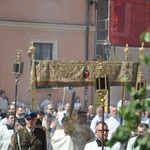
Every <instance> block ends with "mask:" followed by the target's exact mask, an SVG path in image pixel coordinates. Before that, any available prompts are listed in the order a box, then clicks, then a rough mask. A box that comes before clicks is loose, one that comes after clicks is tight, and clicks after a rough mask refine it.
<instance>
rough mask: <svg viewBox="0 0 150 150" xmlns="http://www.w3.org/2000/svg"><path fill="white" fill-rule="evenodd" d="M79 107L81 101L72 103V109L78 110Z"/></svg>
mask: <svg viewBox="0 0 150 150" xmlns="http://www.w3.org/2000/svg"><path fill="white" fill-rule="evenodd" d="M80 107H82V104H81V103H74V109H76V110H79V108H80Z"/></svg>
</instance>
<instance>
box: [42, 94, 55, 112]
mask: <svg viewBox="0 0 150 150" xmlns="http://www.w3.org/2000/svg"><path fill="white" fill-rule="evenodd" d="M51 98H52V95H51V94H47V99H46V100H44V101H43V102H42V103H41V105H40V107H41V110H42V111H44V113H46V105H47V104H53V101H52V100H51Z"/></svg>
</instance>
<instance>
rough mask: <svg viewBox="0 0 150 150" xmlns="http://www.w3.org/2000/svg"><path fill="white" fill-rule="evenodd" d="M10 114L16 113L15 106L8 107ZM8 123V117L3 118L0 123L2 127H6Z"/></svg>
mask: <svg viewBox="0 0 150 150" xmlns="http://www.w3.org/2000/svg"><path fill="white" fill-rule="evenodd" d="M8 112H15V105H14V104H10V105H9V106H8V110H7V113H8ZM6 123H7V117H5V118H3V119H2V120H1V121H0V126H2V125H5V124H6Z"/></svg>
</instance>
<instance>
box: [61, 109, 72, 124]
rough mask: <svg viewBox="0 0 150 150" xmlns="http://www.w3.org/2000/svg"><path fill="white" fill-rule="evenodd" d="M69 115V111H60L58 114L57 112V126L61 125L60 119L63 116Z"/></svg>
mask: <svg viewBox="0 0 150 150" xmlns="http://www.w3.org/2000/svg"><path fill="white" fill-rule="evenodd" d="M69 115H70V112H67V111H66V110H64V111H62V112H61V113H60V114H59V118H58V125H59V126H62V122H61V121H62V119H63V118H64V117H65V116H69Z"/></svg>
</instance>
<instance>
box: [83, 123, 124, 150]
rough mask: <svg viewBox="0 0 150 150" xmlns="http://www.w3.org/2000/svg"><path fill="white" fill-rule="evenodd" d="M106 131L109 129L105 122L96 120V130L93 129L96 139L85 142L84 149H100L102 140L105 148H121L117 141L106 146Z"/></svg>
mask: <svg viewBox="0 0 150 150" xmlns="http://www.w3.org/2000/svg"><path fill="white" fill-rule="evenodd" d="M102 125H104V130H102ZM108 131H109V130H108V126H107V124H106V123H105V122H104V123H103V122H102V121H100V122H98V123H97V124H96V130H95V133H96V135H97V139H96V140H94V141H92V142H90V143H87V144H86V146H85V148H84V150H100V148H101V147H102V141H104V148H105V150H121V144H120V143H119V142H117V143H116V144H114V145H113V147H108V146H107V143H106V142H107V141H108V139H107V137H108ZM102 132H103V134H102Z"/></svg>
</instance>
